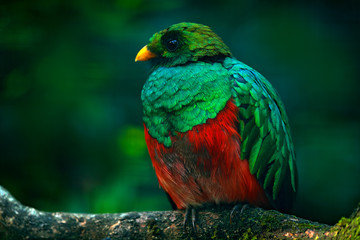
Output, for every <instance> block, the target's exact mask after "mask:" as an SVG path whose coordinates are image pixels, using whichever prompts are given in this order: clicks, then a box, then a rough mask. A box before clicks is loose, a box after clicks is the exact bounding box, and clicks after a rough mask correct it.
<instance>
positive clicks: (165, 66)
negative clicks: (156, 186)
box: [135, 23, 297, 211]
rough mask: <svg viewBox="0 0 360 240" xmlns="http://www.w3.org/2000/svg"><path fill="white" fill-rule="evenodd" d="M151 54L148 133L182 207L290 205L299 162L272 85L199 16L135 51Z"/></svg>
mask: <svg viewBox="0 0 360 240" xmlns="http://www.w3.org/2000/svg"><path fill="white" fill-rule="evenodd" d="M148 60H149V61H150V62H151V65H152V69H151V73H150V76H149V78H148V79H147V81H146V82H145V85H144V87H143V90H142V93H141V100H142V103H143V113H144V117H143V121H144V127H145V139H146V143H147V147H148V150H149V154H150V157H151V160H152V164H153V166H154V168H155V171H156V175H157V178H158V180H159V183H160V186H161V187H162V188H163V189H164V190H165V191H166V193H167V194H168V195H169V197H170V198H171V200H172V201H173V204H175V206H176V208H178V209H188V208H194V207H195V208H196V207H199V206H202V205H203V204H205V203H214V204H233V203H234V204H237V203H249V204H251V205H255V206H259V207H262V208H265V209H277V210H280V211H287V210H288V209H289V208H290V207H291V205H292V202H293V199H294V195H295V192H296V188H297V170H296V165H295V155H294V147H293V143H292V139H291V135H290V129H289V123H288V118H287V116H286V113H285V108H284V105H283V103H282V102H281V100H280V97H279V95H278V93H277V92H276V90H275V89H274V88H273V86H272V85H271V84H270V83H269V82H268V81H267V80H266V79H265V78H264V77H263V76H262V75H261V74H260V73H258V72H257V71H255V70H254V69H252V68H251V67H249V66H247V65H245V64H244V63H242V62H240V61H238V60H237V59H235V58H234V57H233V56H232V54H231V53H230V50H229V48H228V47H227V46H226V45H225V44H224V42H223V41H222V40H221V38H220V37H219V36H217V35H216V34H215V33H214V32H213V31H212V30H211V29H210V28H209V27H207V26H204V25H201V24H195V23H179V24H174V25H172V26H170V27H169V28H167V29H165V30H162V31H160V32H158V33H155V34H154V35H153V36H152V37H151V38H150V42H149V43H148V44H147V45H146V46H145V47H144V48H142V49H141V50H140V51H139V53H138V54H137V56H136V59H135V61H148Z"/></svg>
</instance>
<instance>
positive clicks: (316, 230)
mask: <svg viewBox="0 0 360 240" xmlns="http://www.w3.org/2000/svg"><path fill="white" fill-rule="evenodd" d="M205 210H206V211H205ZM230 211H231V209H229V208H225V207H224V208H208V209H204V210H203V211H199V212H198V215H197V219H198V221H197V232H196V233H194V232H193V231H192V229H191V228H187V229H186V230H185V229H184V225H183V219H184V211H164V212H129V213H122V214H77V213H62V212H54V213H51V212H43V211H38V210H36V209H34V208H30V207H26V206H23V205H22V204H21V203H20V202H18V201H17V200H16V199H14V198H13V197H12V196H11V194H10V193H9V192H8V191H6V190H5V189H4V188H3V187H1V186H0V239H3V238H4V239H77V240H79V239H111V240H115V239H187V238H189V239H190V238H192V239H269V238H276V239H292V238H296V239H308V238H313V239H315V238H316V237H317V238H318V239H319V238H320V239H321V238H324V239H325V238H326V239H328V238H329V237H331V236H332V237H335V238H336V237H339V234H340V233H341V234H348V231H346V232H341V231H342V230H344V229H346V227H349V225H350V223H349V222H347V221H345V220H343V223H342V225H341V224H339V225H338V226H337V228H336V229H335V230H334V231H333V230H332V229H331V227H330V226H328V225H325V224H319V223H316V222H311V221H308V220H305V219H301V218H298V217H296V216H291V215H287V214H282V213H279V212H277V211H274V210H270V211H266V210H263V209H261V208H251V207H250V208H247V209H245V210H244V211H243V212H242V213H240V212H237V213H235V214H234V217H233V218H232V221H231V223H230ZM357 215H359V211H358V212H357ZM357 217H359V216H357ZM354 219H356V217H355V215H354ZM333 229H334V228H333ZM332 231H333V232H332ZM353 234H356V233H353ZM353 236H354V235H353Z"/></svg>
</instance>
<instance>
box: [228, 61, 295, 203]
mask: <svg viewBox="0 0 360 240" xmlns="http://www.w3.org/2000/svg"><path fill="white" fill-rule="evenodd" d="M225 67H227V68H228V69H229V71H230V74H231V78H232V81H233V89H232V95H233V98H234V101H235V104H236V105H237V106H238V107H239V123H240V128H239V132H240V136H241V137H242V143H241V158H242V159H248V161H249V166H250V171H251V173H252V174H254V175H255V176H256V178H257V179H258V180H259V181H260V183H262V185H263V188H264V189H265V190H266V192H267V193H268V194H269V195H270V196H271V197H272V199H273V200H274V201H275V200H277V198H278V197H279V192H280V191H282V190H281V189H283V188H287V189H289V191H291V192H296V187H297V170H296V165H295V155H294V147H293V143H292V139H291V135H290V129H289V124H288V119H287V116H286V113H285V108H284V106H283V104H282V102H281V99H280V97H279V95H278V94H277V92H276V90H275V89H274V88H273V87H272V86H271V84H270V83H269V82H268V81H267V80H266V79H265V78H264V77H263V76H262V75H261V74H259V73H258V72H256V71H255V70H254V69H252V68H250V67H249V66H247V65H245V64H243V63H241V62H239V61H237V60H235V59H227V60H226V61H225ZM290 185H291V186H290Z"/></svg>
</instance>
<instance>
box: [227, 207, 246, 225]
mask: <svg viewBox="0 0 360 240" xmlns="http://www.w3.org/2000/svg"><path fill="white" fill-rule="evenodd" d="M240 207H241V208H240ZM248 207H249V204H247V203H245V204H241V203H238V204H236V205H235V206H234V207H233V209H232V210H231V213H230V224H232V219H233V217H234V213H235V212H237V211H239V210H240V215H241V214H242V213H243V211H244V210H245V209H246V208H248Z"/></svg>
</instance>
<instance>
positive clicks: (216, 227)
mask: <svg viewBox="0 0 360 240" xmlns="http://www.w3.org/2000/svg"><path fill="white" fill-rule="evenodd" d="M217 234H218V226H215V230H214V233H213V235H212V236H211V239H218V237H217Z"/></svg>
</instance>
